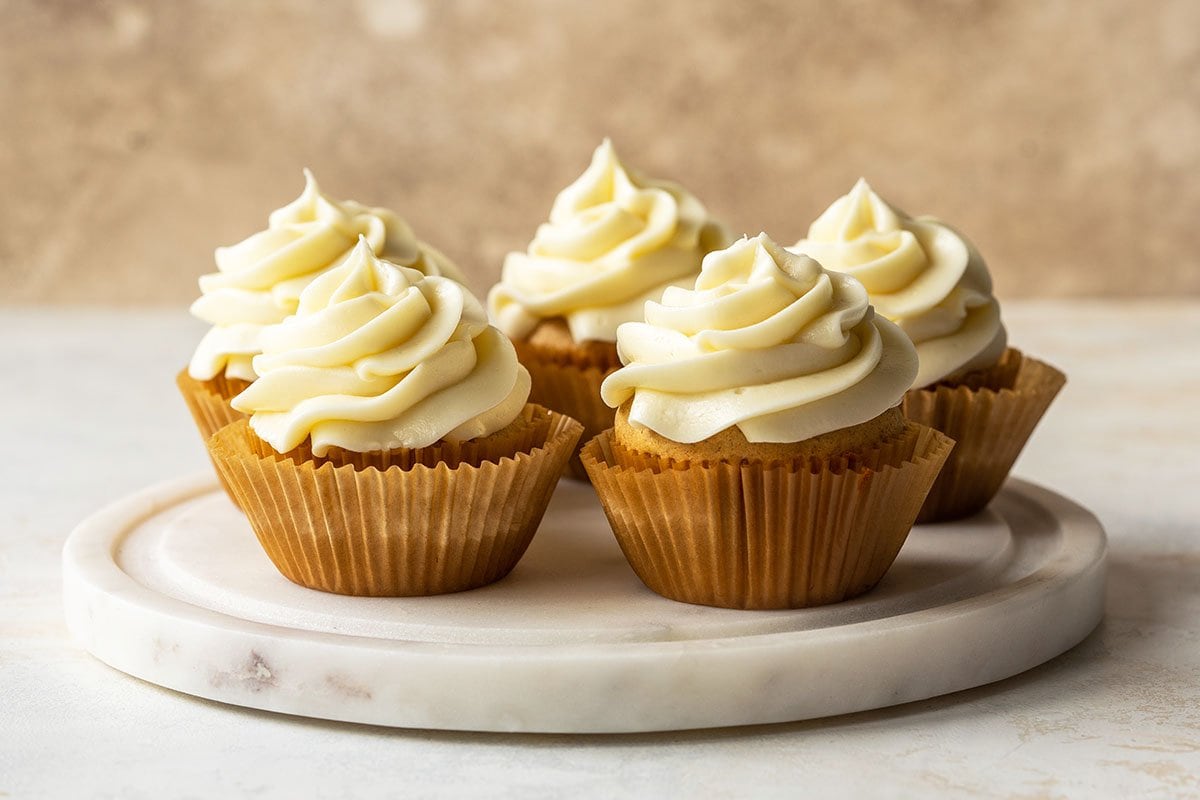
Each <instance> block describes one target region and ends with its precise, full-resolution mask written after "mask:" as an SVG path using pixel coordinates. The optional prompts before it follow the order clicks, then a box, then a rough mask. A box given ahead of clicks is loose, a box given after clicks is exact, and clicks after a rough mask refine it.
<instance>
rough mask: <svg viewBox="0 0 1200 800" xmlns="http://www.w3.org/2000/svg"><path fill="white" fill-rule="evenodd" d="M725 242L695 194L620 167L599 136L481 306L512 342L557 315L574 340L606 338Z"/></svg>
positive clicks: (687, 279) (685, 280)
mask: <svg viewBox="0 0 1200 800" xmlns="http://www.w3.org/2000/svg"><path fill="white" fill-rule="evenodd" d="M728 243H729V234H728V233H727V232H726V231H725V229H724V228H723V227H722V226H721V225H720V224H719V223H716V222H714V221H713V220H712V219H711V218H710V217H709V216H708V212H707V211H706V210H705V209H704V206H703V205H701V204H700V201H699V200H697V199H696V198H695V197H693V196H692V195H691V194H689V193H688V192H687V191H685V190H684V189H683V188H682V187H680V186H677V185H676V184H674V183H669V182H667V181H660V180H653V179H650V178H647V177H645V176H643V175H640V174H638V173H637V172H635V171H633V170H631V169H628V168H626V167H625V166H624V165H623V164H622V163H621V162H620V161H619V160H618V159H617V154H616V152H615V151H614V150H613V146H612V143H611V142H610V141H609V140H607V139H605V140H604V142H603V143H602V144H601V145H600V146H599V147H598V148H596V152H595V153H594V154H593V155H592V163H591V165H590V166H589V167H588V168H587V170H586V171H585V172H584V173H583V175H582V176H580V177H579V179H578V180H576V181H575V182H574V183H573V184H571V185H570V186H568V187H567V188H566V189H564V190H563V191H562V192H561V193H560V194H559V195H558V197H557V198H556V199H555V201H554V207H553V208H552V209H551V211H550V220H549V222H547V223H546V224H543V225H542V226H540V227H539V228H538V230H537V234H536V235H535V236H534V238H533V241H532V242H531V243H530V245H529V249H528V251H527V252H524V253H510V254H509V255H508V257H507V258H506V259H505V261H504V268H503V270H502V273H501V277H500V283H499V284H497V285H496V286H495V287H493V288H492V291H491V293H490V294H489V295H488V310H489V312H490V314H491V318H492V320H493V321H494V322H495V323H496V325H497V327H499V328H500V329H501V330H502V331H504V332H505V333H507V334H508V335H509V336H512V337H513V338H523V337H525V336H528V335H529V333H530V332H531V331H532V330H533V329H534V328H535V327H536V326H537V324H538V322H539V321H540V320H542V319H546V318H550V317H563V318H565V319H566V322H567V325H568V327H569V328H570V331H571V336H572V337H573V338H574V339H575V340H576V341H580V342H581V341H585V340H597V341H608V342H611V341H615V339H616V333H617V326H618V325H620V324H621V323H623V322H631V321H635V320H640V319H641V318H642V306H643V305H644V304H645V303H646V301H647V300H657V299H658V298H660V297H661V296H662V293H663V290H664V289H666V288H667V287H668V286H683V285H688V286H690V285H691V282H692V280H693V279H694V276H695V274H696V272H697V271H698V270H699V269H700V262H701V260H702V259H703V258H704V255H705V254H706V253H708V252H709V251H711V250H714V249H717V248H720V247H724V246H725V245H726V244H728Z"/></svg>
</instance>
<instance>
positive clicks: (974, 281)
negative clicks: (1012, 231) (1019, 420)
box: [792, 178, 1007, 386]
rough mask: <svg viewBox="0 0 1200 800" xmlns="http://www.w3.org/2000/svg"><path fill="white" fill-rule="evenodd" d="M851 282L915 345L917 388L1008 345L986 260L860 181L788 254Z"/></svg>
mask: <svg viewBox="0 0 1200 800" xmlns="http://www.w3.org/2000/svg"><path fill="white" fill-rule="evenodd" d="M792 249H793V250H795V251H796V252H799V253H804V254H806V255H810V256H812V257H813V258H815V259H817V260H818V261H820V262H821V263H822V264H824V265H825V266H827V267H828V268H829V269H834V270H838V271H840V272H846V273H848V274H850V275H853V276H854V277H855V278H857V279H858V280H859V281H861V282H862V284H863V285H864V286H865V287H866V288H867V291H868V292H869V293H870V297H871V302H872V304H873V305H874V306H875V308H876V309H877V310H878V311H879V313H880V314H882V315H883V316H885V317H887V318H888V319H891V320H893V321H895V322H896V323H897V324H898V325H899V326H900V327H901V329H903V330H904V332H905V333H906V334H908V335H909V337H910V338H911V339H912V340H913V342H914V343H915V344H916V346H917V353H918V355H919V356H920V359H921V368H920V371H919V373H918V375H917V378H916V385H917V386H926V385H929V384H931V383H935V382H937V381H939V380H941V379H942V378H945V377H947V376H948V375H951V374H953V373H957V372H963V371H967V370H971V369H975V368H977V367H982V366H986V365H987V364H990V363H993V362H995V361H996V360H997V359H998V358H999V357H1000V355H1001V354H1002V353H1003V352H1004V348H1005V346H1006V344H1007V338H1006V335H1005V331H1004V327H1003V325H1001V323H1000V309H999V305H998V304H997V303H996V300H995V298H993V297H992V281H991V276H990V275H989V274H988V271H987V266H986V264H985V263H984V261H983V258H982V257H981V256H980V255H979V253H978V252H977V251H976V250H975V248H974V246H972V245H971V243H970V242H969V241H967V239H966V238H964V237H963V236H961V235H959V234H958V233H957V232H955V231H954V230H953V229H952V228H950V227H949V226H948V225H946V224H944V223H942V222H939V221H938V220H936V219H933V218H932V217H918V218H913V217H910V216H908V215H907V214H905V213H904V212H903V211H900V210H899V209H896V208H895V207H893V206H891V205H890V204H889V203H887V202H886V201H885V200H884V199H883V198H881V197H880V196H879V195H877V194H876V193H875V192H874V191H872V190H871V187H870V186H869V185H868V184H867V182H866V181H865V180H863V179H861V178H860V179H859V180H858V182H857V183H855V184H854V188H852V189H851V190H850V192H849V193H848V194H846V195H844V196H842V197H840V198H838V199H837V200H835V201H834V202H833V204H832V205H830V206H829V208H827V209H826V210H825V211H824V212H823V213H822V214H821V215H820V216H819V217H818V218H817V219H816V220H815V221H814V222H813V223H812V225H811V226H810V227H809V230H808V237H807V238H805V239H802V240H800V241H799V242H797V243H796V245H795V246H794V247H793V248H792Z"/></svg>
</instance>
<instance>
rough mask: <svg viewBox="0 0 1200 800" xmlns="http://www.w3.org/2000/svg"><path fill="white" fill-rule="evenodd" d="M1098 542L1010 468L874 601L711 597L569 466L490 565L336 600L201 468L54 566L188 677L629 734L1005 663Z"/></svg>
mask: <svg viewBox="0 0 1200 800" xmlns="http://www.w3.org/2000/svg"><path fill="white" fill-rule="evenodd" d="M1105 552H1106V544H1105V536H1104V531H1103V530H1102V528H1101V527H1100V524H1099V523H1098V522H1097V520H1096V519H1095V517H1093V516H1092V515H1091V514H1090V513H1089V512H1088V511H1086V510H1085V509H1083V508H1081V507H1079V506H1077V505H1075V504H1073V503H1071V502H1070V501H1068V500H1066V499H1064V498H1062V497H1060V496H1058V495H1056V494H1054V493H1052V492H1050V491H1048V490H1046V489H1043V488H1040V487H1038V486H1035V485H1033V484H1030V483H1026V482H1023V481H1019V480H1010V481H1009V483H1008V485H1007V486H1006V488H1005V489H1004V491H1003V492H1002V493H1001V494H1000V496H999V497H997V498H996V500H995V501H994V502H993V503H992V505H991V507H990V508H988V509H987V510H985V511H983V512H981V513H980V514H978V515H976V516H975V517H973V518H971V519H967V520H963V521H961V522H955V523H945V524H941V525H925V526H917V527H916V528H914V529H913V532H912V534H911V535H910V536H909V539H908V541H907V543H906V544H905V546H904V549H903V550H902V551H901V553H900V556H899V558H898V559H897V561H896V563H895V565H894V566H893V567H892V569H891V571H890V572H889V573H888V574H887V576H885V578H884V580H883V582H882V583H880V585H879V586H878V587H877V588H876V589H875V590H874V591H872V592H870V593H868V594H867V595H865V596H863V597H861V598H858V599H855V600H851V601H848V602H845V603H840V604H838V605H834V606H826V607H823V608H816V609H808V610H799V611H732V610H726V609H716V608H707V607H703V606H693V605H687V604H683V603H675V602H672V601H670V600H665V599H663V598H661V597H659V596H658V595H656V594H653V593H652V592H651V591H650V590H649V589H646V588H645V587H644V586H643V585H642V584H641V583H640V582H639V581H638V579H637V577H636V576H635V575H634V574H633V572H632V571H631V570H630V568H629V566H628V565H627V564H626V562H625V559H624V557H623V556H622V555H621V552H620V549H619V548H618V547H617V544H616V541H615V540H614V539H613V536H612V533H611V532H610V531H609V529H608V524H607V522H606V520H605V518H604V514H603V512H602V511H601V509H600V506H599V503H598V502H597V501H596V498H595V495H594V493H593V491H592V489H591V487H590V486H587V485H584V484H580V483H576V482H574V481H570V480H564V481H562V483H561V484H560V485H559V488H558V490H557V491H556V494H555V496H554V499H553V501H552V502H551V504H550V508H549V509H548V510H547V513H546V517H545V519H544V521H543V523H542V526H541V529H540V530H539V531H538V534H537V536H536V537H535V538H534V541H533V544H532V545H531V546H530V548H529V551H528V552H527V553H526V555H525V557H524V559H523V560H522V561H521V563H520V564H518V565H517V568H516V569H515V570H514V571H513V572H512V574H510V575H509V576H508V577H507V578H505V579H504V580H502V581H500V582H499V583H496V584H494V585H492V586H488V587H485V588H483V589H477V590H475V591H471V592H463V593H461V594H454V595H443V596H440V597H424V598H355V597H342V596H338V595H330V594H324V593H321V592H316V591H311V590H308V589H304V588H301V587H300V586H296V585H294V584H292V583H290V582H288V581H287V580H286V579H285V578H283V577H282V576H281V575H280V574H279V573H278V572H276V571H275V569H274V567H272V566H271V563H270V562H269V561H268V560H267V558H266V556H265V555H264V554H263V552H262V550H261V549H259V546H258V543H257V541H256V540H255V538H254V535H253V533H252V532H251V530H250V527H249V525H248V523H247V522H246V520H245V518H244V517H243V516H242V515H241V513H240V512H239V511H238V510H237V509H236V508H234V506H233V505H232V504H231V503H230V502H229V500H228V499H226V497H225V496H224V494H223V493H222V492H221V491H220V490H219V489H218V487H217V485H216V481H215V479H214V478H213V477H212V476H211V475H208V474H205V475H199V476H193V477H189V478H185V479H179V480H174V481H170V482H166V483H162V484H158V485H156V486H152V487H150V488H147V489H145V490H143V491H141V492H139V493H137V494H134V495H131V496H129V497H127V498H125V499H122V500H120V501H118V502H116V503H114V504H113V505H111V506H109V507H107V508H105V509H103V510H102V511H99V512H97V513H96V514H95V515H93V516H92V517H90V518H89V519H87V520H85V521H84V522H83V523H82V524H80V525H79V527H78V528H77V529H76V530H75V531H74V532H73V533H72V534H71V536H70V538H69V540H68V541H67V544H66V547H65V549H64V552H63V584H64V600H65V607H66V616H67V622H68V625H69V627H70V628H71V630H72V632H73V633H74V635H75V636H76V638H77V639H78V640H79V641H80V642H81V643H82V644H83V646H84V647H86V648H87V649H88V650H89V651H90V652H91V653H92V654H93V655H95V656H96V657H97V658H99V659H100V660H102V661H104V662H106V663H108V664H110V665H111V666H113V667H116V668H117V669H119V670H122V671H124V672H127V673H129V674H130V675H134V676H136V677H139V678H142V679H143V680H147V681H150V682H152V683H156V684H160V685H162V686H166V687H169V688H171V689H176V690H178V691H181V692H187V693H188V694H193V695H198V696H200V697H206V698H210V699H213V700H220V701H223V702H226V703H233V704H236V705H241V706H249V707H251V708H259V709H265V710H268V711H277V712H284V713H289V714H298V715H302V716H308V717H317V718H322V719H331V720H344V721H350V722H362V723H371V724H375V725H388V726H396V727H406V728H440V729H452V730H477V731H538V732H576V733H618V732H633V731H658V730H681V729H688V728H709V727H722V726H729V725H746V724H754V723H767V722H783V721H790V720H801V719H811V718H815V717H823V716H830V715H835V714H844V713H848V712H853V711H862V710H865V709H872V708H880V707H883V706H890V705H895V704H898V703H905V702H909V701H912V700H920V699H923V698H927V697H933V696H935V695H941V694H946V693H949V692H954V691H958V690H961V689H967V688H970V687H973V686H979V685H982V684H985V683H989V682H991V681H996V680H999V679H1001V678H1006V677H1008V676H1010V675H1014V674H1016V673H1018V672H1022V671H1024V670H1027V669H1029V668H1031V667H1033V666H1036V665H1037V664H1041V663H1042V662H1044V661H1046V660H1048V659H1050V658H1053V657H1054V656H1056V655H1058V654H1060V653H1062V652H1064V651H1065V650H1067V649H1069V648H1070V647H1072V646H1074V645H1075V644H1076V643H1078V642H1079V641H1080V640H1081V639H1083V638H1084V637H1085V636H1086V635H1087V634H1088V633H1089V632H1090V631H1091V630H1092V629H1093V628H1094V627H1095V626H1096V625H1097V623H1098V622H1099V621H1100V618H1101V616H1102V613H1103V594H1104V562H1105Z"/></svg>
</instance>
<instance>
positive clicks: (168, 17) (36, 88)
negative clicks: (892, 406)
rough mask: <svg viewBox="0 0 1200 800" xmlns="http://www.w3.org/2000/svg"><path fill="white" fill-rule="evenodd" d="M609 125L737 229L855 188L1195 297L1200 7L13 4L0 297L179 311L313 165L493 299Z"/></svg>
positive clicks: (1027, 269)
mask: <svg viewBox="0 0 1200 800" xmlns="http://www.w3.org/2000/svg"><path fill="white" fill-rule="evenodd" d="M605 135H611V136H612V137H613V138H614V140H615V142H616V144H617V147H618V150H619V151H620V152H621V153H622V154H623V157H624V159H625V160H626V161H627V162H629V163H631V164H633V165H635V166H639V167H641V168H642V169H644V170H645V171H647V172H650V173H651V174H655V175H659V176H662V177H671V178H674V179H677V180H679V181H680V182H682V183H684V184H685V185H687V186H688V187H690V188H691V189H692V190H693V191H694V192H695V193H696V194H697V195H699V196H700V198H701V199H702V200H703V201H704V202H705V203H706V204H707V205H708V206H709V208H710V209H712V210H713V211H715V212H717V213H719V214H720V215H723V216H724V217H725V218H726V219H727V220H728V221H729V222H730V223H731V224H732V226H733V227H735V228H736V229H738V230H739V231H745V232H751V233H754V232H757V231H758V230H760V229H764V230H766V231H768V232H769V233H770V234H771V235H772V236H775V237H776V238H778V239H780V240H783V241H788V242H790V241H791V240H794V239H796V238H797V237H798V236H800V235H801V234H802V233H803V231H804V230H805V228H806V226H807V224H808V222H809V221H810V220H811V218H812V217H813V216H814V215H815V214H816V213H818V212H819V211H820V210H821V209H822V208H824V206H825V205H826V204H827V203H828V202H829V201H830V200H832V199H833V198H834V197H836V196H837V195H838V194H841V193H842V192H844V191H845V190H847V189H848V188H849V187H850V185H851V183H852V182H853V180H854V179H855V178H856V177H858V176H859V175H860V174H862V175H865V176H867V177H868V179H869V180H871V181H872V183H873V184H874V185H875V187H876V188H877V189H878V190H879V191H880V192H881V193H882V194H884V195H885V196H886V197H888V198H889V199H891V200H892V201H893V202H895V203H897V204H898V205H900V206H902V207H904V208H907V209H908V210H910V211H911V212H914V213H934V214H937V215H939V216H941V217H943V218H944V219H946V220H948V221H950V222H952V223H955V224H956V225H957V227H959V228H960V229H962V230H964V231H966V232H967V233H968V234H970V235H971V236H972V238H973V239H975V241H976V243H977V244H978V245H979V247H980V248H981V250H982V251H983V252H984V254H985V256H986V257H987V258H988V260H989V262H990V263H991V265H992V269H993V272H994V274H995V276H996V282H997V285H998V289H999V291H1000V292H1001V293H1003V294H1004V295H1006V296H1019V295H1024V296H1028V295H1071V294H1078V295H1104V294H1106V295H1122V296H1124V295H1134V294H1161V293H1172V294H1176V293H1192V294H1195V293H1200V266H1198V264H1200V262H1198V260H1197V257H1196V254H1197V253H1200V224H1198V222H1200V220H1198V219H1197V217H1198V212H1200V202H1198V201H1200V182H1198V181H1197V180H1196V177H1197V175H1198V174H1200V3H1196V2H1192V1H1191V0H1178V1H1177V2H1169V1H1164V2H1138V3H1133V2H1123V1H1122V0H1096V1H1095V2H1086V1H1085V0H1080V2H1076V3H1066V2H1057V3H1052V2H1045V3H1043V2H1018V1H1017V0H1013V1H1012V2H965V1H961V2H933V1H932V0H930V1H928V2H912V3H900V2H885V0H878V2H836V3H835V2H822V3H817V2H797V3H789V2H763V3H735V2H687V1H686V0H674V1H673V2H612V1H611V0H609V1H606V2H600V1H599V0H597V1H596V2H549V1H548V0H547V1H544V2H537V1H535V0H528V1H524V2H498V1H497V2H484V1H483V0H479V1H477V2H434V0H424V1H422V0H405V1H404V2H394V3H391V2H383V1H382V0H371V2H359V3H354V4H351V3H346V4H344V5H343V4H338V3H333V2H324V3H317V2H312V3H300V2H243V1H242V0H231V1H230V2H208V3H198V2H192V3H178V4H177V3H167V2H161V3H152V2H133V1H132V0H130V1H129V2H112V3H87V2H82V0H80V1H79V2H65V1H63V0H60V1H59V2H11V1H10V2H0V143H2V145H0V178H2V184H3V191H2V192H0V220H2V222H0V302H27V301H29V302H57V301H62V302H71V303H75V302H104V303H150V302H154V303H158V302H167V303H185V302H187V301H188V300H189V299H190V298H191V297H192V296H193V294H194V293H195V279H196V276H197V275H199V274H200V273H201V272H204V271H207V270H208V269H210V268H211V263H212V262H211V251H212V248H213V247H214V246H216V245H218V244H225V243H231V242H233V241H235V240H237V239H240V238H241V237H243V236H245V235H248V234H250V233H252V232H253V231H255V230H257V229H259V228H260V227H261V226H262V225H263V224H264V223H265V219H266V213H267V212H268V211H269V210H270V209H272V208H275V207H276V206H279V205H281V204H283V203H284V202H286V201H287V200H289V199H290V198H291V197H293V196H294V195H295V194H297V193H298V192H299V190H300V188H301V176H300V168H301V167H302V166H304V165H309V166H311V167H312V168H313V169H314V170H315V171H316V173H317V175H318V177H319V178H320V179H321V181H322V186H323V188H325V189H326V190H328V191H329V192H330V193H332V194H334V195H338V196H349V197H354V198H357V199H359V200H362V201H365V202H370V203H373V204H382V205H389V206H392V207H393V208H395V209H396V210H397V211H399V212H400V213H401V214H403V215H404V216H406V217H407V218H408V219H409V220H410V222H412V224H413V226H414V227H415V228H416V229H417V231H418V234H419V235H421V236H422V238H425V239H428V240H429V241H431V242H433V243H434V244H436V245H438V246H440V247H441V248H442V249H444V250H446V251H447V252H448V253H449V254H451V255H452V256H453V257H455V258H456V259H458V260H459V261H460V262H461V263H462V264H463V265H464V267H465V268H466V269H467V271H468V272H469V273H470V274H471V275H472V277H473V278H474V280H475V282H476V288H480V289H482V288H485V287H486V286H487V285H488V284H490V283H491V282H492V281H493V280H494V278H495V275H496V273H497V270H498V265H499V262H500V260H501V258H502V257H503V254H504V253H505V252H506V251H507V250H509V249H513V248H521V247H523V246H524V245H525V243H526V242H527V240H528V239H529V237H530V235H531V234H532V232H533V229H534V227H535V226H536V225H537V223H538V222H539V221H540V220H541V219H542V218H543V217H544V215H545V214H546V211H547V210H548V208H549V206H550V202H551V200H552V198H553V197H554V194H555V193H556V192H557V191H558V190H559V189H560V188H561V187H562V186H563V185H565V184H566V183H567V182H569V181H570V180H571V179H573V178H574V177H575V176H576V175H577V174H578V173H579V172H580V171H581V170H582V169H583V168H584V166H585V165H586V163H587V158H588V156H589V154H590V151H591V149H592V147H594V146H595V144H596V143H597V142H598V141H599V140H600V138H601V137H603V136H605Z"/></svg>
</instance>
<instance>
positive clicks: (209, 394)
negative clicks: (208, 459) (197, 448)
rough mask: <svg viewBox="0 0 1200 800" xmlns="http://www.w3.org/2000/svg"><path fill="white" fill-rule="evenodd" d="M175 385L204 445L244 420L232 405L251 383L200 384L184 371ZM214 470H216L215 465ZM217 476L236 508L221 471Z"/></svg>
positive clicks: (223, 380)
mask: <svg viewBox="0 0 1200 800" xmlns="http://www.w3.org/2000/svg"><path fill="white" fill-rule="evenodd" d="M175 385H176V386H178V387H179V393H180V394H182V395H183V401H184V402H185V403H187V407H188V411H190V412H191V414H192V419H193V420H194V421H195V423H196V428H197V429H198V430H199V431H200V438H201V439H202V440H203V441H205V442H207V441H208V440H209V439H210V438H212V435H213V434H214V433H216V432H217V431H219V430H221V428H224V427H225V426H226V425H228V424H230V423H231V422H236V421H237V420H239V419H242V416H243V415H242V413H241V412H240V411H234V409H233V406H231V405H230V404H229V401H230V400H232V399H233V398H234V397H236V396H237V395H238V394H240V393H241V392H242V390H243V389H245V388H246V387H247V386H249V385H250V382H249V381H243V380H239V379H237V378H226V377H225V376H224V375H218V376H217V377H215V378H213V379H212V380H207V381H198V380H196V379H195V378H193V377H192V376H191V375H189V374H188V371H187V369H186V368H185V369H183V370H181V371H180V373H179V374H178V375H176V376H175ZM213 468H214V469H216V464H214V465H213ZM216 472H217V478H218V479H220V481H221V486H222V488H224V489H225V493H226V494H227V495H229V499H230V500H233V502H234V504H236V503H237V499H236V498H235V497H234V496H233V492H232V491H230V489H229V485H228V484H226V483H225V478H224V477H223V476H222V475H221V471H220V470H216Z"/></svg>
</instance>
